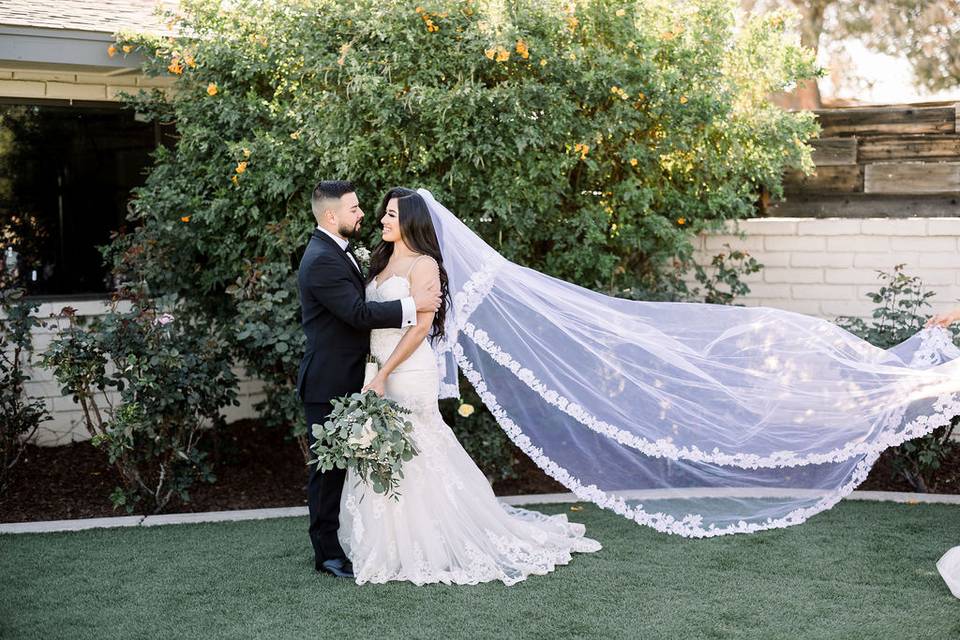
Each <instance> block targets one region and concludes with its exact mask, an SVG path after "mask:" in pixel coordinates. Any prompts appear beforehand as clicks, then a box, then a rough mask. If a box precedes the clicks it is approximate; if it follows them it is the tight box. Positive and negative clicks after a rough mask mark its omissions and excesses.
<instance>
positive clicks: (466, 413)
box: [457, 402, 474, 418]
mask: <svg viewBox="0 0 960 640" xmlns="http://www.w3.org/2000/svg"><path fill="white" fill-rule="evenodd" d="M473 412H474V408H473V405H472V404H467V403H466V402H464V403H463V404H461V405H460V408H459V409H457V413H459V414H460V415H461V416H463V417H464V418H469V417H470V416H471V415H472V414H473Z"/></svg>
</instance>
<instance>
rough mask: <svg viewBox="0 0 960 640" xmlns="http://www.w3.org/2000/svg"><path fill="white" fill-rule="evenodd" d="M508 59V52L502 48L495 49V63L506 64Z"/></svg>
mask: <svg viewBox="0 0 960 640" xmlns="http://www.w3.org/2000/svg"><path fill="white" fill-rule="evenodd" d="M509 59H510V52H509V51H507V50H506V49H504V48H503V47H497V62H506V61H507V60H509Z"/></svg>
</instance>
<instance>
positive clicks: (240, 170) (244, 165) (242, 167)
mask: <svg viewBox="0 0 960 640" xmlns="http://www.w3.org/2000/svg"><path fill="white" fill-rule="evenodd" d="M246 170H247V163H246V161H244V162H238V163H237V173H243V172H244V171H246Z"/></svg>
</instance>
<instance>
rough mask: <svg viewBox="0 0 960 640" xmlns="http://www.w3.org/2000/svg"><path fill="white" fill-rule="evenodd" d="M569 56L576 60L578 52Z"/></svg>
mask: <svg viewBox="0 0 960 640" xmlns="http://www.w3.org/2000/svg"><path fill="white" fill-rule="evenodd" d="M569 58H570V59H571V60H576V59H577V54H575V53H571V54H570V56H569Z"/></svg>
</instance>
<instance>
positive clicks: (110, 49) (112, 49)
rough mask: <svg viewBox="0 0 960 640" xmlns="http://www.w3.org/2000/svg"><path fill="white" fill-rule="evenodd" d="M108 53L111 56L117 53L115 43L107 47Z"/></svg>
mask: <svg viewBox="0 0 960 640" xmlns="http://www.w3.org/2000/svg"><path fill="white" fill-rule="evenodd" d="M107 55H108V56H110V57H111V58H112V57H113V56H115V55H117V48H116V47H115V46H113V45H110V46H109V47H107Z"/></svg>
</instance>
